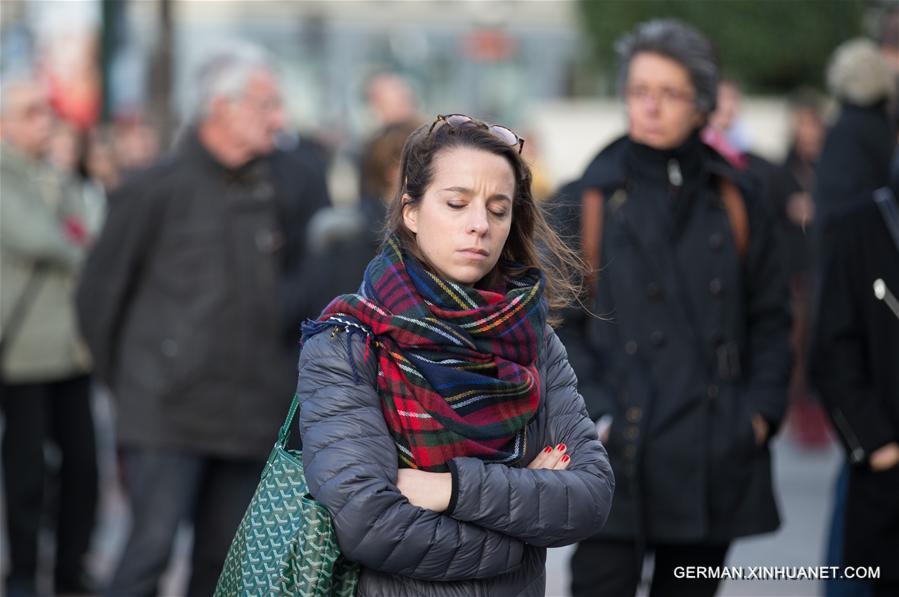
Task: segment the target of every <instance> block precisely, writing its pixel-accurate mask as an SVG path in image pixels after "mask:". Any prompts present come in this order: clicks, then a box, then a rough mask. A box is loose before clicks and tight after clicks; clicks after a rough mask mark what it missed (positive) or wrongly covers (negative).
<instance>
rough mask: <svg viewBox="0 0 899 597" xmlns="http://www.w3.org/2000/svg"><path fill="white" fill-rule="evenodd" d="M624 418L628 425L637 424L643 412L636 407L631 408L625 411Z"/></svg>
mask: <svg viewBox="0 0 899 597" xmlns="http://www.w3.org/2000/svg"><path fill="white" fill-rule="evenodd" d="M625 416H626V417H627V421H628V423H638V422H639V421H640V417H641V416H643V411H642V410H641V409H640V408H639V407H637V406H632V407H630V408H629V409H627V412H626V413H625Z"/></svg>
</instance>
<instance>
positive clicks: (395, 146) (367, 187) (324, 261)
mask: <svg viewBox="0 0 899 597" xmlns="http://www.w3.org/2000/svg"><path fill="white" fill-rule="evenodd" d="M420 124H421V123H420V122H418V121H417V120H411V121H404V122H397V123H393V124H390V125H387V126H385V127H384V128H383V129H381V131H379V132H378V133H376V134H375V135H374V136H373V137H372V138H371V139H370V140H369V143H368V145H367V146H366V150H365V153H364V154H363V156H362V164H361V172H360V174H361V176H360V183H361V184H360V188H361V195H360V197H359V203H358V205H354V206H340V207H338V206H328V207H324V208H322V209H320V210H319V211H318V212H316V214H315V215H314V216H313V218H312V220H311V221H310V222H309V235H308V241H307V242H308V245H307V248H308V251H307V253H306V256H305V264H304V268H305V271H306V272H307V273H306V274H305V276H306V277H308V276H316V279H317V282H316V284H315V287H314V288H312V289H310V291H309V292H310V301H309V302H310V304H312V305H315V306H316V307H317V309H318V310H319V311H320V310H321V309H323V308H324V307H325V306H327V304H328V303H329V302H331V299H333V298H334V297H335V296H338V295H340V294H347V293H350V292H355V291H356V290H358V288H359V280H361V279H362V274H363V273H365V266H367V265H368V263H369V261H371V259H372V257H374V256H375V255H376V254H377V252H378V248H379V246H380V245H381V242H382V241H383V240H384V218H385V216H386V214H387V210H388V209H389V204H390V201H391V200H392V199H393V198H394V197H395V196H396V191H397V187H398V185H399V169H400V158H401V157H402V152H403V145H404V144H405V143H406V139H407V138H408V137H409V135H410V134H412V132H413V131H414V130H415V129H416V128H418V126H419V125H420ZM317 272H328V275H327V276H321V275H320V274H319V275H316V274H317Z"/></svg>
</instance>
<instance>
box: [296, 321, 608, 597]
mask: <svg viewBox="0 0 899 597" xmlns="http://www.w3.org/2000/svg"><path fill="white" fill-rule="evenodd" d="M333 329H337V330H338V331H337V332H333V331H331V332H325V333H320V334H318V335H316V336H313V337H312V338H310V339H309V340H308V341H307V342H306V343H305V346H304V347H303V351H302V354H301V356H300V365H299V369H300V373H299V384H298V389H297V391H298V394H299V396H300V400H301V411H300V432H301V435H302V439H303V462H304V465H305V471H306V479H307V481H308V483H309V490H310V492H311V493H312V495H313V497H315V499H316V500H318V501H319V502H321V503H322V504H324V505H325V506H326V507H327V508H328V510H329V511H330V512H331V514H332V516H333V518H334V526H335V529H336V531H337V539H338V542H339V544H340V548H341V550H342V551H343V553H344V554H345V555H346V556H347V557H348V558H350V559H352V560H355V561H357V562H359V563H361V565H362V566H363V570H362V574H361V578H360V583H359V589H358V595H361V596H365V597H381V596H383V597H404V596H412V595H416V596H421V595H425V596H455V595H458V596H463V595H464V596H465V597H478V596H484V597H486V596H490V597H496V596H507V595H508V596H514V595H521V596H537V595H540V596H542V595H543V594H544V590H545V584H546V576H545V560H546V548H547V547H558V546H562V545H568V544H570V543H575V542H577V541H580V540H582V539H585V538H587V537H590V536H591V535H594V534H595V533H596V532H597V531H599V530H600V528H601V527H602V526H603V524H604V523H605V520H606V517H607V515H608V513H609V508H610V507H611V504H612V493H613V490H614V486H615V481H614V479H613V477H612V469H611V467H610V466H609V461H608V457H607V455H606V451H605V448H603V446H602V444H601V443H600V442H599V441H598V440H597V439H596V432H595V428H594V425H593V423H592V422H591V421H590V419H589V418H588V416H587V411H586V409H585V407H584V401H583V399H582V398H581V396H580V394H578V392H577V379H576V378H575V375H574V372H573V371H572V369H571V367H570V366H569V365H568V358H567V355H566V353H565V348H564V347H563V346H562V343H561V342H560V341H559V339H558V338H557V337H556V335H555V333H554V332H552V330H550V329H547V333H546V344H545V346H544V349H543V351H542V354H541V357H540V359H539V360H538V371H539V374H540V381H541V394H540V395H541V400H540V406H539V409H538V411H537V414H536V415H535V416H534V418H533V419H532V420H531V422H530V423H529V425H528V429H527V438H528V439H527V443H528V445H527V450H526V457H525V460H524V461H525V462H530V461H531V460H532V459H533V458H534V457H536V456H537V454H538V453H539V451H540V450H542V449H543V448H544V447H546V446H548V445H556V444H558V443H560V442H561V443H565V444H566V445H567V446H568V453H569V454H570V455H571V464H570V465H569V467H568V469H567V470H565V471H552V470H530V469H526V468H512V467H509V466H506V465H503V464H492V463H485V462H483V461H481V460H479V459H477V458H456V459H454V464H455V465H456V471H457V476H456V479H457V487H456V493H457V496H456V504H455V506H454V508H453V511H452V512H444V513H442V514H438V513H436V512H432V511H429V510H423V509H421V508H418V507H416V506H413V505H412V504H410V503H409V502H408V501H407V500H406V498H405V497H403V495H402V494H401V493H400V492H399V490H398V489H397V487H396V484H395V483H396V478H397V453H396V448H395V446H394V443H393V440H392V439H391V437H390V434H389V433H388V430H387V425H386V423H385V422H384V416H383V415H382V413H381V405H380V399H379V397H378V393H377V390H376V379H377V359H375V358H373V357H372V356H371V354H370V353H368V354H369V356H368V358H366V357H365V355H366V347H365V344H364V337H363V336H362V335H361V334H355V333H353V334H348V333H346V332H345V331H343V330H342V329H339V328H333ZM351 361H352V362H351Z"/></svg>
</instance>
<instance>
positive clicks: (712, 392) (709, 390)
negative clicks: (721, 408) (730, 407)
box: [706, 384, 720, 400]
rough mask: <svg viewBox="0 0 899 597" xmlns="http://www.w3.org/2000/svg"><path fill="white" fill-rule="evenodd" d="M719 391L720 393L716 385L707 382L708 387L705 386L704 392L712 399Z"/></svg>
mask: <svg viewBox="0 0 899 597" xmlns="http://www.w3.org/2000/svg"><path fill="white" fill-rule="evenodd" d="M719 393H720V390H719V389H718V386H716V385H715V384H709V387H708V388H706V394H707V395H708V397H709V398H710V399H711V400H714V399H715V398H717V397H718V394H719Z"/></svg>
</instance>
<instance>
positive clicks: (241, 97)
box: [78, 44, 327, 597]
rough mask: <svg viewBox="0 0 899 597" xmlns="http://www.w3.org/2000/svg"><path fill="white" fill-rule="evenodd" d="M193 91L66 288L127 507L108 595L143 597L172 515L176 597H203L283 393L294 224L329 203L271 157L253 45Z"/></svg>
mask: <svg viewBox="0 0 899 597" xmlns="http://www.w3.org/2000/svg"><path fill="white" fill-rule="evenodd" d="M193 80H194V81H196V86H197V89H198V93H197V96H198V97H197V101H196V102H195V104H194V107H193V110H192V116H191V120H192V123H191V126H190V127H189V128H188V129H187V131H186V132H185V134H184V135H183V136H182V139H181V140H180V142H179V143H178V145H177V146H176V148H175V149H174V151H173V152H172V154H171V155H169V156H166V157H163V158H162V160H161V161H160V162H159V163H157V164H156V165H154V166H153V167H151V168H150V169H149V170H148V171H146V172H144V173H142V174H138V175H136V176H135V177H133V178H132V179H131V180H130V181H127V182H126V183H125V184H124V185H123V186H122V187H121V188H120V189H119V190H118V191H117V192H116V193H114V194H113V195H112V196H111V197H110V213H109V217H108V221H107V225H106V226H105V228H104V230H103V233H102V235H101V237H100V239H99V241H98V242H97V245H96V248H95V250H94V252H93V253H92V255H91V256H90V258H89V260H88V264H87V266H86V268H85V272H84V276H83V282H82V285H81V287H80V289H79V293H78V306H79V315H80V319H81V323H82V327H83V330H84V333H85V337H86V338H87V340H88V343H89V345H90V348H91V350H92V352H93V355H94V358H95V360H96V363H97V369H98V375H99V376H100V378H101V379H102V380H103V381H104V382H105V383H107V384H108V385H109V387H110V389H111V390H112V394H113V396H114V398H115V401H116V403H117V407H118V408H117V415H118V437H117V439H118V443H119V449H120V454H121V460H122V463H123V475H124V484H125V488H126V490H127V493H128V498H129V501H130V505H131V512H132V526H131V532H130V535H129V537H128V541H127V544H126V546H125V550H124V553H123V554H122V557H121V560H120V563H119V565H118V568H117V569H116V571H115V574H114V576H113V579H112V581H111V584H110V586H109V587H108V594H109V595H115V596H121V595H128V596H129V597H139V596H142V595H155V594H156V593H157V592H158V590H159V579H160V576H161V575H162V573H163V571H164V570H165V568H166V565H167V564H168V561H169V556H170V554H171V550H172V544H173V542H174V539H175V535H176V531H177V529H178V525H179V523H180V522H181V521H182V520H188V521H190V522H192V523H193V529H194V542H193V551H192V559H191V567H192V571H191V577H190V581H189V586H188V589H187V594H189V595H202V596H204V597H205V596H208V595H211V594H212V593H213V591H214V589H215V585H216V582H217V580H218V576H219V573H220V570H221V566H222V563H223V562H224V558H225V555H226V553H227V550H228V546H229V544H230V541H231V538H232V536H233V535H234V532H235V530H236V529H237V526H238V524H239V522H240V519H241V517H242V515H243V513H244V510H245V509H246V507H247V504H248V503H249V500H250V498H251V496H252V494H253V491H254V489H255V487H256V483H257V481H258V480H259V474H260V472H261V470H262V468H263V465H264V462H265V458H266V456H267V454H268V452H269V450H270V449H271V446H272V445H273V442H274V440H275V437H276V435H277V430H278V427H279V425H280V423H281V421H283V418H284V415H285V413H286V410H287V408H288V405H289V403H290V398H291V396H292V394H293V391H294V385H295V381H296V379H295V378H296V372H295V362H296V358H297V352H298V348H297V342H296V339H297V338H298V333H299V324H300V321H297V320H294V318H288V317H286V316H285V314H286V313H294V314H296V313H301V312H302V308H300V307H297V305H296V304H287V303H288V301H287V299H286V297H291V300H292V301H294V302H296V301H297V300H299V299H298V298H297V293H296V292H287V291H286V290H285V289H286V288H287V287H288V286H294V287H295V286H296V284H295V283H294V280H293V278H295V275H294V274H293V273H292V271H293V268H294V267H295V265H296V264H298V263H299V262H300V261H301V259H300V256H299V255H297V254H296V253H297V252H298V251H300V250H301V248H302V245H303V243H302V240H298V239H297V238H296V234H297V233H296V231H297V230H303V229H304V228H305V220H304V218H305V217H306V215H305V214H306V213H307V212H309V213H311V211H314V210H315V209H316V208H318V207H319V206H320V204H321V203H322V202H323V201H327V196H326V194H325V193H326V192H325V191H324V178H323V173H321V172H317V171H315V170H313V169H312V168H310V167H308V166H307V165H306V164H305V163H303V162H301V161H300V160H297V159H296V156H295V155H292V154H285V153H283V152H280V151H277V150H276V149H275V138H276V135H277V134H278V133H279V132H280V131H281V129H282V128H283V127H284V125H285V111H284V107H283V104H282V98H281V92H280V88H279V82H278V78H277V74H276V72H275V69H274V68H273V66H272V64H271V63H270V62H269V60H268V58H267V56H266V54H265V53H264V52H263V51H261V50H260V49H258V48H256V47H255V46H249V45H245V44H231V45H230V46H228V48H227V49H223V50H221V51H217V52H213V53H211V54H210V55H209V57H208V58H207V59H206V60H205V61H203V63H202V64H201V65H200V67H199V68H198V70H197V72H196V76H195V77H194V79H193ZM323 194H325V195H324V197H322V195H323ZM307 204H308V208H307V207H305V206H306V205H307ZM297 267H298V266H297ZM308 314H311V313H308V312H307V313H306V315H308ZM294 317H295V318H296V319H299V318H300V317H301V316H300V315H295V316H294Z"/></svg>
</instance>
